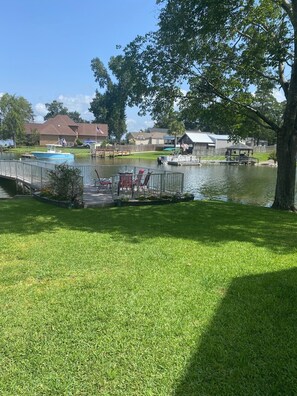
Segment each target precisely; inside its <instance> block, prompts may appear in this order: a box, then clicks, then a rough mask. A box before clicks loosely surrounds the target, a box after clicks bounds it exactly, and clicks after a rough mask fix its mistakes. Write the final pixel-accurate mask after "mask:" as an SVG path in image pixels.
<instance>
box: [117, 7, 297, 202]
mask: <svg viewBox="0 0 297 396" xmlns="http://www.w3.org/2000/svg"><path fill="white" fill-rule="evenodd" d="M157 3H159V4H160V15H159V24H158V30H157V31H155V32H150V33H148V34H146V35H145V36H138V37H136V38H135V40H134V41H132V42H131V43H130V44H128V45H127V47H126V48H125V49H124V56H123V61H122V63H121V64H122V69H123V73H125V74H126V73H127V71H129V73H130V74H129V88H130V91H129V104H133V105H138V106H140V107H141V110H142V111H150V112H151V113H153V112H154V111H156V109H158V107H159V108H160V107H164V108H166V106H167V103H168V102H169V103H172V102H175V103H177V104H178V106H179V109H180V110H181V111H184V112H185V114H186V115H187V119H188V121H193V120H197V118H201V119H203V117H206V118H205V120H207V117H208V121H209V122H210V121H211V120H213V118H216V124H217V125H219V122H218V121H219V115H224V122H225V125H226V122H227V125H229V126H230V131H229V132H230V133H231V134H235V135H236V134H241V133H247V130H246V128H247V125H248V123H249V128H254V131H256V132H255V134H257V133H259V131H261V133H263V131H264V130H267V131H268V132H269V133H272V135H274V136H276V139H277V158H278V170H277V182H276V192H275V199H274V204H273V207H274V208H279V209H289V210H295V206H294V199H295V177H296V149H297V147H296V144H297V143H296V141H297V139H296V137H297V133H296V131H297V129H296V121H297V118H296V117H297V63H296V59H295V57H296V55H297V54H296V48H297V46H296V45H297V39H296V37H297V0H277V1H276V0H232V1H230V0H222V1H219V2H217V1H211V0H187V1H184V0H158V1H157ZM125 78H126V77H125ZM279 89H280V90H281V91H282V92H283V95H284V98H285V102H284V104H283V105H282V107H278V106H277V103H276V101H273V99H272V97H273V92H274V90H279ZM256 92H257V93H258V94H257V95H258V96H257V98H256V97H255V93H256ZM261 92H262V93H263V92H264V93H265V95H264V96H263V95H262V97H261V95H260V93H261ZM272 102H273V103H272ZM269 103H270V104H269ZM273 106H275V107H277V111H278V114H277V116H275V114H274V111H273V109H272V107H273ZM247 120H249V121H248V122H247ZM244 130H245V132H243V131H244ZM251 132H252V133H253V131H251Z"/></svg>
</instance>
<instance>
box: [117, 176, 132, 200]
mask: <svg viewBox="0 0 297 396" xmlns="http://www.w3.org/2000/svg"><path fill="white" fill-rule="evenodd" d="M119 175H120V178H119V182H118V195H120V192H121V191H122V192H129V191H131V193H132V192H133V173H120V174H119Z"/></svg>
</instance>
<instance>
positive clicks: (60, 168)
mask: <svg viewBox="0 0 297 396" xmlns="http://www.w3.org/2000/svg"><path fill="white" fill-rule="evenodd" d="M48 177H49V184H48V188H47V191H48V192H50V195H51V197H52V198H53V199H56V200H59V201H70V202H71V203H73V205H74V206H75V207H76V206H81V203H82V196H83V181H82V176H81V172H80V170H79V169H77V168H72V167H70V166H68V165H67V164H64V163H63V164H60V165H57V166H56V167H55V169H54V170H51V171H49V173H48Z"/></svg>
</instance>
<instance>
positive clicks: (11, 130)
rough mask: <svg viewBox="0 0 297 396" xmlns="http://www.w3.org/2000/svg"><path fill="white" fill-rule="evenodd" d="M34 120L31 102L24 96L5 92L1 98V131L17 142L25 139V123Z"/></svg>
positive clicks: (22, 141)
mask: <svg viewBox="0 0 297 396" xmlns="http://www.w3.org/2000/svg"><path fill="white" fill-rule="evenodd" d="M30 121H33V110H32V106H31V104H30V103H29V102H28V101H27V100H26V99H25V98H23V97H22V96H18V97H17V96H15V95H9V94H8V93H6V94H4V95H2V96H1V98H0V133H1V135H2V137H3V138H12V139H13V140H14V142H15V144H17V143H20V144H21V143H24V141H25V123H26V122H30Z"/></svg>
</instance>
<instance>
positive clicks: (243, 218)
mask: <svg viewBox="0 0 297 396" xmlns="http://www.w3.org/2000/svg"><path fill="white" fill-rule="evenodd" d="M61 227H62V228H66V229H69V230H80V231H84V232H90V233H107V232H108V233H109V234H111V235H112V237H113V238H120V239H121V240H122V239H123V238H125V239H127V241H129V242H133V243H137V242H139V241H141V240H143V239H148V238H149V239H151V238H152V237H159V236H161V237H162V236H167V237H172V238H179V239H181V238H182V239H185V240H193V241H199V242H203V243H205V244H213V243H216V244H222V243H225V242H230V241H235V242H239V243H240V242H251V243H253V244H254V245H255V246H261V247H266V248H269V249H271V250H273V251H275V252H276V253H280V254H283V253H287V252H292V251H297V247H296V236H297V221H296V215H295V214H293V213H287V212H281V211H275V210H271V209H268V208H260V207H253V206H246V205H240V204H229V203H225V202H201V201H195V202H191V203H179V204H172V205H164V206H163V205H162V206H145V207H124V208H102V209H80V210H69V209H64V208H58V207H55V206H50V205H48V204H44V203H40V202H38V201H35V200H30V199H27V200H20V199H19V200H11V201H9V202H8V203H6V204H5V203H4V202H3V203H2V205H1V208H0V234H1V233H2V234H3V233H16V234H25V235H26V234H35V233H39V232H42V231H46V232H55V230H56V229H57V228H61Z"/></svg>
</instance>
